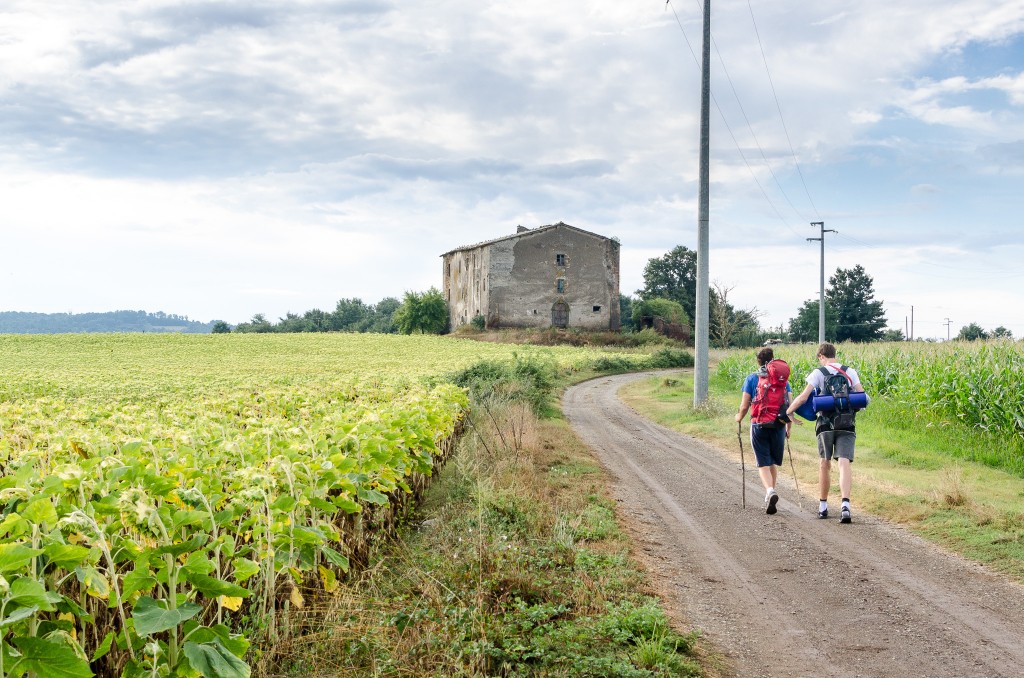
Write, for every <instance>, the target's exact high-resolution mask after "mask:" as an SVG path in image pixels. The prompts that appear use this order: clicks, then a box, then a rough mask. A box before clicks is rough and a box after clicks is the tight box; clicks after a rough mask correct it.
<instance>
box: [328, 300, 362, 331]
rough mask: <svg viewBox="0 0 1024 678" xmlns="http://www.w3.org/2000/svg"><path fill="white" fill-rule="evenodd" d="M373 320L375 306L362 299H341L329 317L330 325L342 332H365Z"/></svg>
mask: <svg viewBox="0 0 1024 678" xmlns="http://www.w3.org/2000/svg"><path fill="white" fill-rule="evenodd" d="M372 321H373V307H371V306H367V305H366V304H364V303H363V300H362V299H356V298H352V299H339V300H338V303H337V305H336V306H335V307H334V312H333V313H331V314H330V317H329V318H328V321H327V323H328V326H329V327H330V328H331V329H332V330H335V331H340V332H365V331H366V328H367V327H368V326H369V325H370V324H371V323H372Z"/></svg>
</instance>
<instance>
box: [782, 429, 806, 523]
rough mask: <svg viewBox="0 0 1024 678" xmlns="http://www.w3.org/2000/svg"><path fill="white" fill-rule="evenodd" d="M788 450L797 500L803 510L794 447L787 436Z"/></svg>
mask: <svg viewBox="0 0 1024 678" xmlns="http://www.w3.org/2000/svg"><path fill="white" fill-rule="evenodd" d="M786 452H787V453H788V454H789V468H790V469H792V471H793V482H794V483H796V502H797V504H798V505H799V506H800V510H801V511H803V510H804V500H803V497H801V496H800V481H799V480H797V479H796V464H794V463H793V448H792V447H790V446H789V437H787V438H786Z"/></svg>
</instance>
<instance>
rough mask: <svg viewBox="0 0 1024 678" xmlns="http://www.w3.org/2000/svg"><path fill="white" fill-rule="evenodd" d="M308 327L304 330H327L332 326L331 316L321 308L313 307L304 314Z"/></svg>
mask: <svg viewBox="0 0 1024 678" xmlns="http://www.w3.org/2000/svg"><path fill="white" fill-rule="evenodd" d="M302 319H303V320H304V321H305V325H306V328H305V329H304V330H303V331H304V332H327V331H328V330H330V329H331V327H330V322H329V321H330V316H329V315H328V314H326V313H324V312H323V311H321V310H320V309H319V308H313V309H310V310H308V311H306V312H305V313H303V314H302Z"/></svg>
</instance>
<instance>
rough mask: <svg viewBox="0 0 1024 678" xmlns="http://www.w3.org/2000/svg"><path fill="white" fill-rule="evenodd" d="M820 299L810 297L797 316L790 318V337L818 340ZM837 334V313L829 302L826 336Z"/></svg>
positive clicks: (793, 338) (826, 305) (797, 339)
mask: <svg viewBox="0 0 1024 678" xmlns="http://www.w3.org/2000/svg"><path fill="white" fill-rule="evenodd" d="M818 320H819V318H818V300H817V299H808V300H807V301H805V302H804V305H803V306H801V307H800V310H798V311H797V312H796V317H795V318H790V320H789V338H790V339H791V340H792V341H797V342H806V341H811V342H813V341H817V340H818ZM835 336H836V313H835V309H833V308H832V306H831V305H829V304H828V303H826V304H825V338H826V339H834V338H835Z"/></svg>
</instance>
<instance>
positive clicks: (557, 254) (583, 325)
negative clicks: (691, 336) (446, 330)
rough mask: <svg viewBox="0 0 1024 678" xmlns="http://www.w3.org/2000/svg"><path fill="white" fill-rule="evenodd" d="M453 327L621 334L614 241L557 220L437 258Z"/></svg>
mask: <svg viewBox="0 0 1024 678" xmlns="http://www.w3.org/2000/svg"><path fill="white" fill-rule="evenodd" d="M441 258H442V260H443V267H444V268H443V270H444V296H445V299H446V300H447V302H448V309H449V311H448V312H449V315H450V320H451V328H452V329H455V328H456V327H459V326H460V325H465V324H467V323H469V322H472V321H473V319H474V318H476V317H478V316H480V317H483V319H484V324H485V326H486V327H487V328H489V329H497V328H513V327H524V328H525V327H534V328H547V327H559V328H579V329H586V330H618V329H619V322H620V319H619V243H618V242H617V241H616V240H613V239H611V238H606V237H604V236H601V235H597V234H596V233H591V232H589V231H584V230H583V229H581V228H576V227H575V226H570V225H568V224H564V223H562V222H559V223H557V224H552V225H550V226H539V227H537V228H533V229H530V228H524V227H523V226H520V227H519V230H518V232H516V233H514V234H512V235H508V236H505V237H502V238H496V239H494V240H488V241H486V242H482V243H477V244H476V245H469V246H467V247H460V248H458V249H454V250H452V251H450V252H446V253H444V254H442V255H441Z"/></svg>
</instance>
